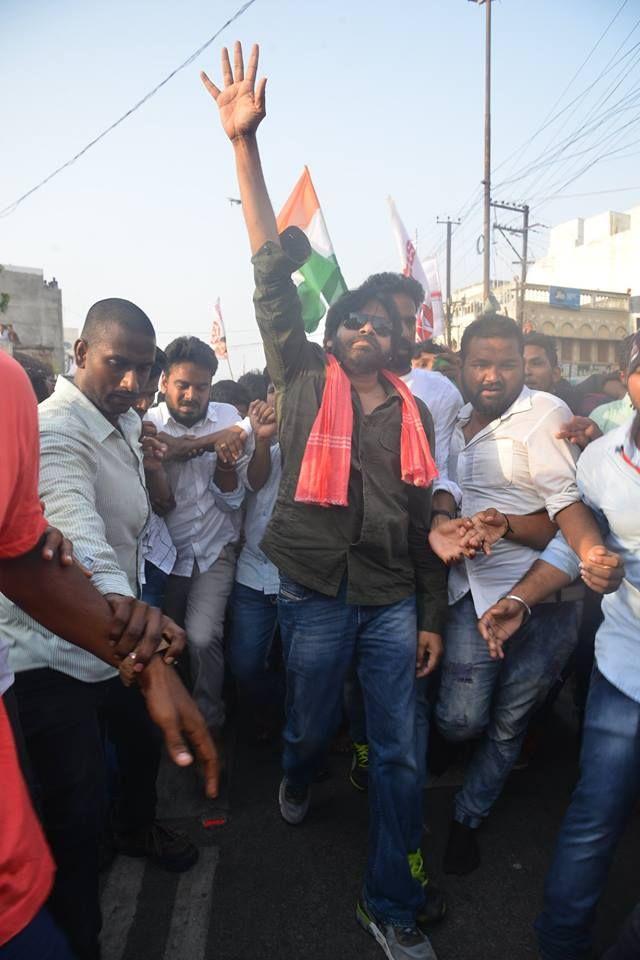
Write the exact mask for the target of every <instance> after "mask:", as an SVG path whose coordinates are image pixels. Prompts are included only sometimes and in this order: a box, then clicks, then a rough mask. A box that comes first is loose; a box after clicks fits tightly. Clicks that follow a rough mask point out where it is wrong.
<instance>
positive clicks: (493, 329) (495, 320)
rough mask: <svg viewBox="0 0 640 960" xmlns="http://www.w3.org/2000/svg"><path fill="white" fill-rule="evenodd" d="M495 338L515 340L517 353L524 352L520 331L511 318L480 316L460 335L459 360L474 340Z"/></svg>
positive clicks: (492, 314)
mask: <svg viewBox="0 0 640 960" xmlns="http://www.w3.org/2000/svg"><path fill="white" fill-rule="evenodd" d="M491 337H496V338H499V339H502V340H515V341H516V343H517V344H518V352H519V353H523V352H524V337H523V335H522V330H521V329H520V327H519V326H518V324H517V323H516V322H515V320H512V319H511V317H504V316H502V315H501V314H499V313H484V314H481V315H480V316H479V317H478V318H477V319H476V320H474V321H473V323H470V324H469V326H468V327H467V328H466V330H465V331H464V333H463V334H462V340H461V342H460V358H461V360H463V361H464V358H465V356H466V354H467V351H468V349H469V344H470V343H471V341H472V340H473V339H474V338H476V339H482V340H488V339H489V338H491Z"/></svg>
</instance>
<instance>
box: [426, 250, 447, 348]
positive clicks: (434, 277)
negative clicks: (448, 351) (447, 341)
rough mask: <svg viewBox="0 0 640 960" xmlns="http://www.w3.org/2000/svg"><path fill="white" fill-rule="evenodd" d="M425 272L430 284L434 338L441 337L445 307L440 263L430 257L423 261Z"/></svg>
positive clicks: (443, 330)
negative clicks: (439, 270)
mask: <svg viewBox="0 0 640 960" xmlns="http://www.w3.org/2000/svg"><path fill="white" fill-rule="evenodd" d="M422 266H423V267H424V272H425V274H426V276H427V283H428V284H429V296H430V297H431V312H432V315H433V336H434V337H441V336H443V335H444V332H445V322H444V307H443V306H442V287H441V286H440V274H439V273H438V261H437V260H436V258H435V257H428V258H427V259H426V260H423V261H422Z"/></svg>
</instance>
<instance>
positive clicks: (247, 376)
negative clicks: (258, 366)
mask: <svg viewBox="0 0 640 960" xmlns="http://www.w3.org/2000/svg"><path fill="white" fill-rule="evenodd" d="M238 383H239V384H240V386H241V387H244V388H245V390H246V391H247V393H248V394H249V400H266V399H267V387H268V386H269V384H268V382H267V380H266V378H265V375H264V373H260V371H259V370H248V371H247V372H246V373H243V374H242V376H241V377H238Z"/></svg>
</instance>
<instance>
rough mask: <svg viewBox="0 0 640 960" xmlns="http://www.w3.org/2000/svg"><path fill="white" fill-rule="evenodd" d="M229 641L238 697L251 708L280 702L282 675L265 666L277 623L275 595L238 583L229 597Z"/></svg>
mask: <svg viewBox="0 0 640 960" xmlns="http://www.w3.org/2000/svg"><path fill="white" fill-rule="evenodd" d="M231 620H232V622H231V638H230V642H229V649H228V651H227V656H228V660H229V667H230V668H231V672H232V673H233V675H234V677H235V678H236V680H237V682H238V686H239V688H240V692H241V694H243V693H244V694H246V695H247V697H248V699H249V702H250V704H251V705H252V706H253V707H254V708H255V707H258V708H261V707H274V706H278V705H280V704H281V703H282V700H283V698H284V683H283V679H282V673H279V672H278V671H276V670H273V669H272V668H271V667H270V665H269V655H270V653H271V647H272V644H273V638H274V635H275V631H276V626H277V623H278V607H277V596H274V595H272V594H268V593H263V591H262V590H254V589H252V588H251V587H247V586H245V585H244V584H242V583H238V582H237V581H236V583H235V584H234V586H233V592H232V594H231Z"/></svg>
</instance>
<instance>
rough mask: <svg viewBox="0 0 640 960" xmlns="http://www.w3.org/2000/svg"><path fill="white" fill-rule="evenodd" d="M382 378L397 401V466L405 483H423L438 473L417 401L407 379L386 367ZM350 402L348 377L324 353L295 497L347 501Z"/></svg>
mask: <svg viewBox="0 0 640 960" xmlns="http://www.w3.org/2000/svg"><path fill="white" fill-rule="evenodd" d="M381 373H382V376H383V377H384V378H385V379H386V380H388V381H389V383H390V384H391V385H392V386H393V387H394V388H395V389H396V390H397V391H398V393H399V394H400V397H401V400H402V428H401V431H400V470H401V473H402V479H403V481H404V483H410V484H412V485H413V486H415V487H428V486H429V485H430V484H431V483H432V482H433V480H435V478H436V477H437V476H438V470H437V468H436V465H435V463H434V462H433V457H432V456H431V450H430V449H429V441H428V440H427V435H426V434H425V432H424V427H423V425H422V420H421V419H420V413H419V411H418V405H417V403H416V401H415V398H414V396H413V394H412V393H411V391H410V390H409V388H408V387H407V385H406V383H405V382H404V381H403V380H401V379H400V377H397V376H396V375H395V373H391V372H390V371H389V370H381ZM352 434H353V406H352V403H351V381H350V380H349V378H348V376H347V375H346V373H345V372H344V370H343V369H342V367H341V366H340V364H339V363H338V361H337V360H336V358H335V357H334V356H332V355H331V354H327V379H326V383H325V387H324V392H323V394H322V403H321V404H320V409H319V410H318V415H317V416H316V419H315V421H314V424H313V427H312V428H311V433H310V434H309V439H308V440H307V446H306V449H305V451H304V457H303V458H302V465H301V467H300V476H299V477H298V486H297V488H296V495H295V499H296V501H297V502H298V503H314V504H316V505H317V506H319V507H336V506H337V507H346V506H347V505H348V502H349V501H348V488H349V472H350V470H351V437H352Z"/></svg>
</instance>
